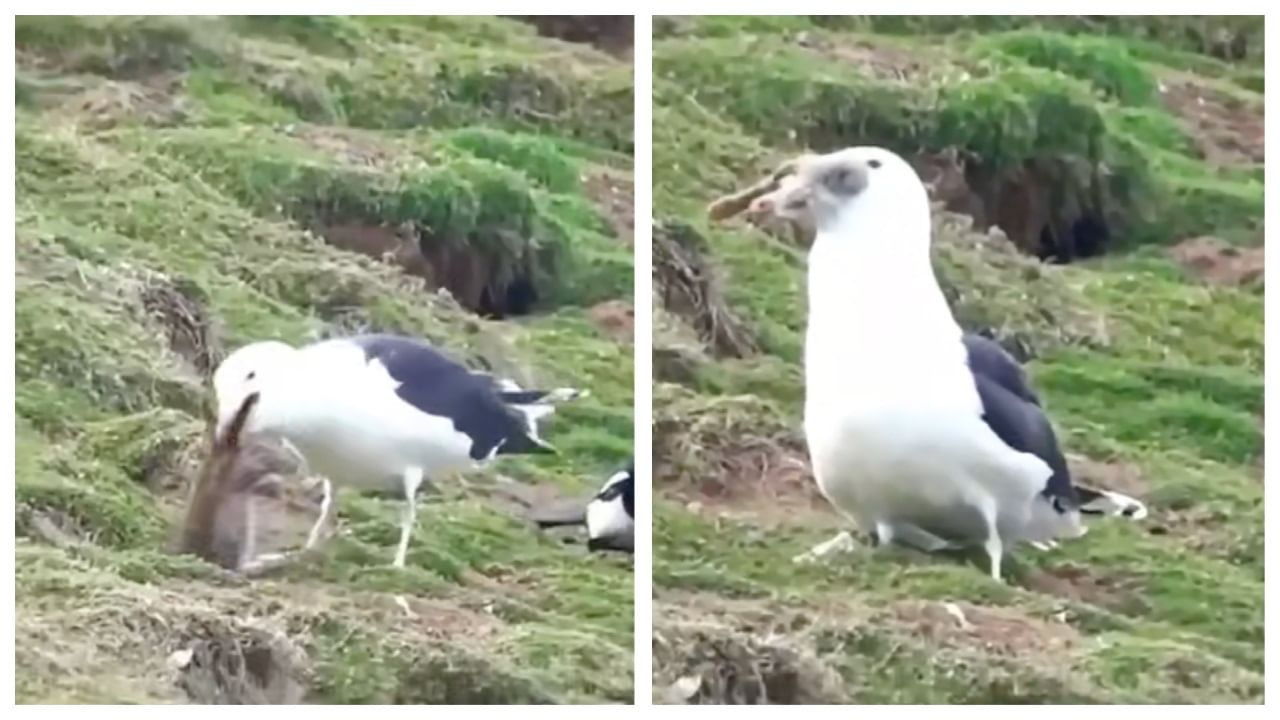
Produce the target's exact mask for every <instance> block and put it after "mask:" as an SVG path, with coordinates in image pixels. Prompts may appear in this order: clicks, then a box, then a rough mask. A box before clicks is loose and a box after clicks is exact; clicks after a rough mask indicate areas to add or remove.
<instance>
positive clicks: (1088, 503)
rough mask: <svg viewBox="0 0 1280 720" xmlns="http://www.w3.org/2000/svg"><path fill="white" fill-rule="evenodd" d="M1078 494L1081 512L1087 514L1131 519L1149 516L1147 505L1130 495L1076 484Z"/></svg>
mask: <svg viewBox="0 0 1280 720" xmlns="http://www.w3.org/2000/svg"><path fill="white" fill-rule="evenodd" d="M1076 494H1077V495H1079V497H1080V512H1081V513H1083V514H1085V515H1110V516H1115V517H1125V518H1129V519H1130V520H1141V519H1143V518H1145V517H1146V516H1147V506H1146V505H1144V504H1142V502H1141V501H1139V500H1135V499H1133V498H1131V497H1129V496H1128V495H1122V494H1121V493H1118V492H1112V491H1110V490H1094V489H1093V488H1088V487H1085V486H1083V485H1077V486H1076Z"/></svg>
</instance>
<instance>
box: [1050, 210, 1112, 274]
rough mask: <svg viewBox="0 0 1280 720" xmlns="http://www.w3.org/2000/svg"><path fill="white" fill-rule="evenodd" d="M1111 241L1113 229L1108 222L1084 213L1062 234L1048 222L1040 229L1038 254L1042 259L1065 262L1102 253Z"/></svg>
mask: <svg viewBox="0 0 1280 720" xmlns="http://www.w3.org/2000/svg"><path fill="white" fill-rule="evenodd" d="M1110 242H1111V229H1110V228H1109V227H1108V226H1107V224H1106V223H1105V222H1104V221H1102V220H1099V219H1098V218H1096V217H1094V216H1092V215H1084V216H1082V217H1079V218H1076V220H1075V221H1074V222H1072V223H1071V226H1070V228H1068V229H1067V231H1066V232H1064V233H1061V236H1059V234H1058V233H1056V232H1054V229H1053V225H1051V224H1046V225H1045V226H1044V227H1043V228H1042V229H1041V230H1040V249H1039V252H1037V253H1036V254H1037V256H1039V258H1040V259H1041V260H1052V261H1054V262H1057V263H1061V264H1065V263H1069V262H1071V261H1073V260H1076V259H1085V258H1091V257H1096V256H1098V255H1101V254H1103V253H1104V252H1105V251H1106V249H1107V246H1108V245H1109V244H1110Z"/></svg>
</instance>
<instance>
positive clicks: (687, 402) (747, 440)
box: [653, 386, 827, 515]
mask: <svg viewBox="0 0 1280 720" xmlns="http://www.w3.org/2000/svg"><path fill="white" fill-rule="evenodd" d="M669 395H675V397H664V396H669ZM657 396H658V398H659V402H658V404H657V410H656V412H655V418H654V426H653V437H654V457H655V459H656V460H655V466H654V478H655V480H656V481H657V482H658V483H660V484H661V486H662V489H663V491H664V492H667V493H669V494H672V495H675V496H678V497H680V498H682V499H684V500H686V501H689V502H691V503H697V505H698V506H700V507H711V508H715V509H721V508H727V509H738V510H742V509H750V510H753V511H755V512H754V513H753V514H757V515H768V514H770V513H782V514H788V513H790V512H791V511H792V510H794V509H797V508H807V509H823V508H826V507H827V504H826V501H825V500H824V499H823V498H822V497H821V495H820V493H819V491H818V489H817V485H816V484H815V483H814V481H813V475H812V473H811V472H810V470H809V463H808V459H807V454H806V450H805V446H804V440H803V438H802V437H801V435H800V431H799V429H798V428H795V427H789V426H787V425H785V424H783V423H782V422H780V421H779V420H778V418H779V414H778V413H777V411H776V410H775V409H773V408H772V407H771V406H769V405H768V404H766V403H764V402H763V401H762V400H760V399H759V398H757V397H755V396H750V395H745V396H740V397H732V396H730V397H716V398H705V397H697V396H693V395H691V394H684V393H683V392H681V391H678V390H674V389H673V387H672V386H665V387H662V388H660V389H659V391H658V393H657Z"/></svg>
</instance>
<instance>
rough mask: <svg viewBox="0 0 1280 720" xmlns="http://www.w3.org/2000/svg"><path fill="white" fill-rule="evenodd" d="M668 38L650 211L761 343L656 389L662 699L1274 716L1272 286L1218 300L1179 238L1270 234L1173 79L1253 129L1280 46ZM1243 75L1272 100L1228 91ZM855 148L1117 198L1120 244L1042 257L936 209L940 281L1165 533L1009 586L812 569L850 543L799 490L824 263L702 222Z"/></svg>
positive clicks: (694, 33)
mask: <svg viewBox="0 0 1280 720" xmlns="http://www.w3.org/2000/svg"><path fill="white" fill-rule="evenodd" d="M657 27H658V29H659V32H660V34H659V37H658V38H657V39H656V40H655V49H654V52H655V61H654V62H655V82H656V85H655V98H656V100H655V102H656V107H655V109H654V119H655V120H654V144H655V147H654V177H655V184H656V186H655V188H654V202H655V221H660V222H663V223H668V224H683V225H685V226H687V227H689V228H691V229H692V231H693V232H696V233H698V234H699V235H700V236H701V237H702V238H703V239H704V240H705V248H706V255H707V259H708V260H709V263H710V265H711V267H712V271H713V272H714V273H716V275H717V277H718V278H719V279H720V281H721V285H722V288H721V289H722V291H723V294H724V296H725V299H726V305H727V306H728V308H729V309H731V310H732V311H733V312H734V313H735V314H736V315H737V316H738V317H739V318H740V319H742V320H743V321H744V322H745V323H746V326H747V331H748V332H750V333H753V334H754V336H755V337H756V338H757V339H759V340H760V343H759V344H760V346H761V352H760V353H758V354H755V355H749V356H747V357H744V358H725V359H713V356H712V355H711V354H710V353H705V352H704V353H703V354H702V355H701V356H698V359H697V360H696V362H693V364H692V366H691V367H692V370H691V371H688V372H684V373H682V374H679V375H678V376H677V375H672V376H671V377H664V378H659V379H661V380H665V381H666V382H663V383H660V384H659V385H658V386H657V388H656V390H655V396H656V397H657V398H658V400H657V402H656V405H655V443H656V446H657V447H658V448H660V450H661V451H663V452H665V453H666V454H660V455H659V456H658V457H656V458H655V463H656V479H655V482H656V483H657V488H658V493H657V498H656V499H655V528H654V543H655V549H654V585H655V597H656V602H657V614H656V616H655V626H656V633H657V637H658V640H656V641H655V648H656V650H655V652H656V657H655V671H654V681H655V691H654V692H655V695H654V696H655V698H656V699H666V698H667V697H668V695H667V693H669V692H670V691H671V690H672V688H675V687H687V686H682V685H681V684H680V683H677V682H676V681H677V680H678V679H681V678H688V677H690V676H694V677H698V678H700V679H701V681H702V685H701V688H700V690H699V691H698V693H697V694H695V697H694V699H695V700H697V701H701V702H714V701H716V700H723V699H726V698H731V697H736V698H738V699H740V700H741V699H743V698H750V697H752V693H757V695H756V696H755V699H756V700H757V701H758V700H759V697H758V693H767V694H768V695H769V697H770V698H771V699H773V700H774V701H796V700H799V701H805V702H850V701H852V702H892V703H904V702H911V703H948V702H949V703H968V702H983V703H1040V702H1053V703H1082V702H1083V703H1132V702H1172V703H1241V702H1243V703H1255V702H1259V701H1261V699H1262V690H1263V689H1262V671H1263V624H1262V619H1263V574H1264V572H1263V553H1262V546H1263V537H1264V532H1263V525H1264V524H1263V510H1262V498H1263V485H1262V473H1261V464H1262V457H1263V455H1262V453H1263V434H1262V414H1263V411H1264V399H1263V398H1264V395H1263V380H1262V369H1263V361H1264V351H1263V334H1262V328H1263V291H1262V289H1261V288H1260V287H1230V286H1215V285H1210V284H1205V283H1202V282H1201V281H1199V280H1197V279H1196V278H1195V277H1194V276H1193V275H1192V273H1191V272H1190V271H1188V270H1185V269H1183V268H1182V267H1180V266H1179V265H1177V264H1176V263H1174V262H1173V261H1172V260H1169V259H1167V257H1166V255H1165V250H1164V248H1165V247H1166V246H1168V245H1170V244H1173V243H1176V242H1178V241H1180V240H1183V239H1185V238H1187V237H1190V236H1193V235H1197V234H1209V235H1214V236H1218V237H1222V238H1223V239H1226V240H1228V241H1231V242H1241V243H1254V244H1256V243H1257V242H1259V240H1258V239H1257V238H1258V237H1260V235H1259V234H1258V232H1257V229H1258V228H1260V227H1261V222H1262V187H1263V186H1262V180H1261V175H1260V174H1259V170H1260V168H1259V167H1257V166H1255V165H1254V164H1252V163H1247V162H1243V161H1241V162H1238V163H1225V164H1224V163H1219V164H1216V165H1215V164H1211V163H1209V162H1206V161H1205V159H1204V158H1203V157H1202V156H1201V154H1200V152H1199V150H1198V147H1199V146H1198V143H1200V142H1201V141H1203V140H1205V138H1204V137H1202V136H1201V135H1200V134H1199V131H1198V130H1197V128H1196V127H1195V126H1194V125H1191V124H1188V123H1187V122H1186V121H1185V120H1184V118H1182V117H1180V116H1179V115H1178V108H1176V107H1170V106H1168V105H1166V104H1165V102H1164V100H1163V99H1162V94H1161V92H1160V90H1159V82H1161V79H1162V78H1166V77H1168V74H1169V73H1170V72H1172V71H1173V70H1178V71H1185V72H1190V73H1192V77H1193V78H1194V80H1195V81H1196V82H1198V83H1202V84H1203V87H1205V88H1211V89H1212V90H1213V91H1214V92H1223V93H1224V94H1225V95H1227V96H1229V97H1230V98H1232V100H1231V102H1233V103H1238V105H1237V110H1235V111H1233V112H1240V113H1253V114H1256V117H1258V118H1260V117H1261V94H1260V91H1259V90H1258V88H1260V87H1261V82H1260V79H1261V77H1260V76H1261V71H1260V69H1259V67H1258V66H1257V65H1256V63H1257V62H1258V59H1259V58H1260V53H1261V44H1260V43H1259V44H1257V45H1253V44H1250V45H1249V48H1250V51H1249V54H1248V55H1247V57H1246V58H1245V59H1244V60H1241V61H1236V62H1228V61H1223V60H1221V59H1218V58H1216V57H1213V56H1212V48H1210V47H1209V45H1208V44H1207V42H1206V41H1205V39H1206V38H1207V37H1209V35H1210V34H1211V33H1213V32H1217V29H1218V28H1224V27H1225V28H1233V29H1234V30H1233V31H1243V32H1245V33H1246V34H1247V35H1248V39H1249V41H1250V43H1252V42H1253V41H1254V40H1256V34H1255V33H1254V32H1253V31H1252V30H1251V29H1250V28H1249V27H1248V26H1247V25H1246V24H1243V19H1230V18H1207V19H1206V18H1124V19H1120V18H1094V17H1089V18H1082V17H1074V16H1073V17H1063V18H1048V17H1046V18H1037V19H1035V20H1030V19H1028V18H1001V17H994V18H941V17H939V18H905V17H904V18H898V17H852V18H839V19H829V18H821V17H792V18H745V17H715V18H693V19H684V18H671V19H665V20H663V21H662V22H660V23H657ZM1257 27H1258V28H1259V29H1260V27H1261V23H1257ZM802 33H803V39H802V38H801V34H802ZM1255 52H1256V53H1257V55H1256V56H1255V54H1254V53H1255ZM832 57H838V58H841V59H842V61H841V62H832V60H831V58H832ZM850 58H853V59H850ZM913 60H915V61H918V62H917V63H916V64H912V62H911V61H913ZM875 61H878V63H879V64H877V62H875ZM886 66H893V67H897V68H899V69H900V70H901V71H902V73H903V75H902V76H897V77H895V76H894V75H893V74H891V73H888V72H886V71H885V67H886ZM1251 73H1252V74H1253V75H1257V76H1258V80H1259V82H1257V83H1254V84H1253V85H1254V87H1253V89H1250V85H1249V84H1240V83H1239V82H1237V79H1238V78H1241V77H1245V76H1250V74H1251ZM1227 86H1230V87H1231V89H1230V90H1229V91H1228V90H1224V89H1223V88H1224V87H1227ZM1248 117H1254V116H1253V115H1249V116H1248ZM852 144H882V145H886V146H888V147H891V148H893V149H895V150H897V151H898V152H900V153H903V154H905V155H911V154H915V153H918V152H921V151H936V150H940V149H958V150H961V151H962V152H964V153H966V154H967V155H968V157H970V158H972V160H973V161H974V162H978V163H981V164H982V165H983V167H985V168H1000V167H1009V166H1014V165H1019V164H1021V163H1023V162H1024V161H1027V160H1032V159H1034V160H1036V161H1037V162H1046V161H1047V162H1048V163H1050V164H1051V165H1053V166H1054V167H1056V168H1058V169H1059V170H1060V171H1061V172H1062V173H1063V175H1062V178H1063V179H1062V180H1061V182H1062V183H1063V186H1062V187H1060V188H1056V189H1057V190H1060V191H1061V192H1063V193H1066V194H1067V196H1068V197H1070V193H1078V194H1079V197H1081V198H1083V197H1095V198H1096V197H1097V195H1090V193H1093V192H1094V191H1100V192H1101V193H1102V194H1103V195H1104V196H1105V198H1106V200H1105V203H1106V207H1107V212H1108V217H1109V218H1110V219H1111V221H1112V222H1113V223H1115V224H1114V226H1113V228H1114V227H1119V228H1120V229H1121V232H1120V233H1118V236H1117V237H1116V238H1115V241H1116V244H1115V246H1114V247H1113V248H1112V252H1110V253H1109V254H1108V255H1107V256H1105V257H1102V258H1098V259H1094V260H1090V261H1087V262H1080V263H1076V264H1073V265H1070V266H1065V267H1062V266H1044V265H1041V264H1040V263H1038V262H1036V261H1035V260H1032V259H1028V258H1026V257H1023V256H1019V255H1018V254H1017V253H1015V252H1013V251H1012V249H1011V248H1001V247H999V246H995V245H993V244H992V242H990V241H988V240H983V239H982V238H981V237H980V236H978V235H976V234H974V233H973V232H972V231H971V230H969V229H968V227H967V225H966V224H965V223H964V222H962V221H960V219H958V218H956V217H954V216H950V215H942V216H940V217H938V218H937V219H936V222H935V228H934V229H935V252H934V263H935V267H936V268H937V270H938V274H939V277H940V280H941V282H942V284H943V286H944V290H946V292H947V293H948V296H949V297H950V298H951V300H952V305H953V308H954V310H955V313H956V315H957V317H958V319H959V320H960V321H961V323H962V324H964V325H965V326H966V327H968V328H970V329H985V330H992V331H994V332H996V334H997V336H999V337H1001V338H1002V339H1003V340H1005V341H1007V342H1009V343H1010V344H1014V345H1018V346H1019V347H1021V348H1023V349H1026V350H1029V351H1030V354H1031V355H1032V356H1033V359H1032V360H1031V361H1030V362H1029V363H1028V369H1029V371H1030V373H1031V375H1032V377H1033V379H1034V381H1035V384H1036V386H1037V388H1038V389H1039V391H1040V393H1041V395H1042V397H1043V400H1044V403H1045V405H1046V407H1047V408H1048V410H1049V412H1050V414H1051V416H1052V417H1053V419H1054V421H1055V424H1056V426H1057V428H1058V431H1059V435H1060V437H1061V439H1062V442H1063V444H1064V445H1065V447H1066V449H1067V450H1068V452H1069V453H1070V454H1071V455H1072V456H1073V457H1079V458H1081V460H1082V461H1087V464H1086V465H1083V466H1082V467H1085V468H1088V472H1087V473H1086V474H1085V477H1083V478H1082V479H1083V480H1084V481H1085V482H1092V483H1094V484H1101V485H1103V486H1108V485H1111V486H1114V487H1115V488H1116V489H1117V490H1121V491H1123V492H1129V493H1133V494H1135V495H1137V496H1139V497H1141V498H1142V499H1143V500H1144V501H1145V502H1147V503H1148V505H1149V507H1150V509H1151V511H1152V514H1151V516H1150V517H1149V518H1148V519H1147V520H1145V521H1143V522H1139V523H1125V522H1116V521H1111V522H1101V521H1100V522H1097V523H1094V524H1093V525H1092V528H1091V531H1090V532H1089V534H1088V535H1087V536H1085V537H1083V538H1081V539H1079V540H1076V541H1072V542H1069V543H1066V544H1065V545H1063V546H1062V547H1061V548H1060V549H1058V550H1056V551H1054V552H1051V553H1039V552H1036V551H1034V550H1031V549H1024V550H1020V551H1018V552H1017V553H1015V554H1014V555H1013V557H1012V559H1010V560H1009V562H1008V563H1007V565H1006V574H1007V576H1008V577H1009V583H1008V584H1007V585H998V584H995V583H993V582H992V581H990V580H989V578H988V577H987V576H986V574H985V570H986V566H985V559H984V558H983V557H982V556H981V553H960V554H946V555H937V556H926V555H922V554H920V553H916V552H913V551H910V550H906V549H901V548H883V549H874V550H873V549H871V548H868V547H860V548H859V549H858V550H856V551H855V552H854V553H853V554H852V555H849V556H846V557H840V558H838V559H835V560H832V561H830V562H827V563H823V564H819V565H813V566H808V565H804V566H798V565H795V564H793V563H792V562H791V558H792V556H794V555H796V554H798V553H801V552H803V551H805V550H808V549H809V548H810V547H812V546H813V545H814V544H816V543H818V542H820V541H823V540H826V539H827V538H828V537H830V536H831V534H832V533H834V531H835V530H836V528H838V527H839V526H840V522H839V520H838V519H837V518H836V517H835V516H834V515H833V514H831V513H830V512H829V511H827V510H826V507H827V506H826V503H825V501H824V500H822V499H821V498H820V497H815V496H816V489H806V488H808V487H809V485H808V482H809V481H805V482H804V483H801V484H796V483H795V482H793V481H791V480H788V478H792V477H793V475H792V473H791V470H788V468H791V467H794V464H795V463H797V462H800V463H804V462H805V460H806V458H805V457H804V451H803V445H802V443H800V444H797V443H798V442H799V439H800V413H801V407H802V398H803V377H802V372H801V367H800V361H801V357H802V349H803V323H804V317H805V305H806V300H805V297H804V273H805V261H804V251H803V249H801V248H799V247H796V246H794V245H793V244H791V243H790V241H789V240H787V239H785V238H780V237H774V236H772V235H770V234H767V233H765V232H762V231H760V230H758V229H753V228H749V227H748V226H746V225H745V224H740V223H728V224H723V225H712V224H711V223H709V221H707V220H706V218H705V215H704V208H705V207H706V204H707V203H708V202H709V201H711V200H712V199H713V198H715V197H716V196H717V195H719V194H721V193H725V192H728V191H730V190H733V189H736V188H738V187H742V186H743V185H745V184H746V183H748V182H751V181H754V180H755V179H756V178H757V177H759V176H760V175H761V174H763V173H765V172H767V171H768V170H769V169H771V168H772V167H774V166H776V164H777V163H778V162H779V161H780V160H782V159H784V158H786V157H789V156H791V155H793V154H795V153H796V152H797V151H798V150H800V149H801V148H812V149H816V150H828V149H833V148H836V147H839V146H843V145H852ZM1102 166H1105V167H1106V170H1107V176H1106V179H1105V180H1100V181H1099V180H1095V179H1094V178H1096V177H1099V176H1098V175H1096V173H1095V170H1096V169H1097V168H1099V167H1102ZM1072 178H1074V179H1072ZM1095 182H1101V183H1103V184H1102V185H1101V186H1094V185H1092V183H1095ZM1072 183H1076V184H1075V185H1072ZM1088 202H1092V201H1088ZM686 342H687V341H686ZM704 350H705V348H704ZM761 458H763V459H761ZM801 467H804V466H803V465H801ZM1093 473H1100V475H1099V476H1097V477H1093V476H1092V474H1093ZM706 487H713V488H718V489H719V490H718V491H717V492H719V493H720V494H714V493H710V492H699V488H706ZM944 603H957V604H959V605H960V606H963V607H964V608H965V610H964V613H965V614H966V616H967V617H968V621H969V622H970V623H972V625H973V628H972V629H971V630H968V631H966V630H963V629H961V628H960V626H959V624H958V622H957V621H956V620H955V619H954V618H953V617H951V616H950V615H949V614H948V612H947V611H946V609H945V607H944V606H943V604H944ZM726 678H733V679H734V681H733V682H730V681H728V680H726ZM684 682H687V680H685V681H684Z"/></svg>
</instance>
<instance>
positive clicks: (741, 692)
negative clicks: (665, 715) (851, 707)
mask: <svg viewBox="0 0 1280 720" xmlns="http://www.w3.org/2000/svg"><path fill="white" fill-rule="evenodd" d="M697 604H698V601H697V600H696V599H694V598H686V599H685V600H684V601H682V603H681V605H680V606H676V605H665V606H664V608H663V610H662V611H660V612H659V613H658V614H657V616H658V618H659V620H658V622H657V623H655V627H654V633H653V667H654V698H653V699H654V702H655V703H666V704H690V705H820V704H828V703H840V702H847V701H848V698H847V697H846V696H845V693H844V691H843V688H842V686H843V682H842V680H841V678H840V676H839V674H837V673H836V671H835V670H834V669H833V668H831V667H830V666H828V665H827V664H826V663H824V662H823V661H822V660H820V659H819V658H818V657H817V656H816V655H815V654H814V652H813V651H812V650H811V649H809V648H807V647H806V646H805V644H804V642H803V640H802V638H801V637H799V636H796V635H794V634H791V633H787V632H785V631H784V626H787V625H791V624H795V623H799V624H806V623H805V621H804V620H803V619H801V618H798V617H796V616H795V614H794V613H787V612H780V613H779V612H773V611H775V610H777V608H763V607H758V606H757V607H748V606H746V605H745V604H743V603H727V602H726V603H720V602H719V599H717V604H718V606H719V607H717V608H714V609H713V608H707V612H702V611H695V610H692V609H691V607H692V606H696V605H697ZM726 604H727V605H732V606H733V608H732V610H733V611H732V612H729V608H727V607H724V606H725V605H726Z"/></svg>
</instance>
